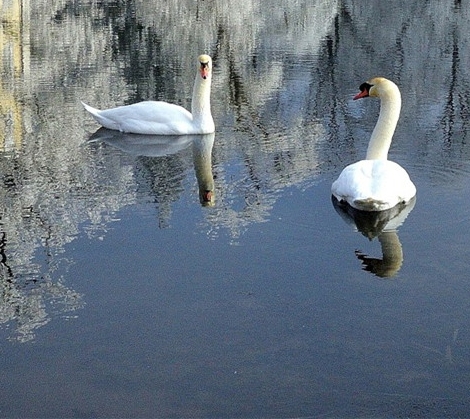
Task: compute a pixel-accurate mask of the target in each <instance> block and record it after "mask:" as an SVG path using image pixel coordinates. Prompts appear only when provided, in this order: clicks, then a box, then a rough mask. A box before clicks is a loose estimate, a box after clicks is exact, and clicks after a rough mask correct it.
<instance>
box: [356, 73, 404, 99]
mask: <svg viewBox="0 0 470 419" xmlns="http://www.w3.org/2000/svg"><path fill="white" fill-rule="evenodd" d="M359 90H360V92H359V93H358V94H357V95H356V96H354V98H353V100H357V99H362V98H363V97H369V96H370V97H379V98H380V97H383V96H385V95H387V94H389V93H395V94H396V92H398V87H397V85H396V84H395V83H394V82H393V81H390V80H388V79H386V78H385V77H374V78H373V79H370V80H368V81H366V82H365V83H362V84H361V85H360V86H359ZM398 94H399V92H398Z"/></svg>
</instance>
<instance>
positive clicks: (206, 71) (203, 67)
mask: <svg viewBox="0 0 470 419" xmlns="http://www.w3.org/2000/svg"><path fill="white" fill-rule="evenodd" d="M200 72H201V77H202V78H203V79H204V80H205V79H207V77H209V68H208V66H207V64H201V70H200Z"/></svg>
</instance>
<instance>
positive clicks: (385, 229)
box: [331, 196, 416, 278]
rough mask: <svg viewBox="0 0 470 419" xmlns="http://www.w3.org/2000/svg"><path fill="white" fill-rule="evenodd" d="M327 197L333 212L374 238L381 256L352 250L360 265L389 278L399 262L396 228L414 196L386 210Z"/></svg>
mask: <svg viewBox="0 0 470 419" xmlns="http://www.w3.org/2000/svg"><path fill="white" fill-rule="evenodd" d="M331 201H332V203H333V206H334V208H335V210H336V212H337V213H338V214H339V215H340V216H341V218H342V219H343V220H344V221H345V222H346V223H347V224H348V225H350V226H352V227H353V228H354V229H356V230H357V231H359V232H360V233H361V234H362V235H364V236H365V237H367V238H368V239H369V240H373V239H374V238H377V239H378V241H379V242H380V246H381V249H382V258H381V259H380V258H374V257H371V256H368V255H366V254H365V253H363V252H361V251H360V250H356V251H355V253H356V256H357V258H358V259H359V260H360V261H361V262H362V265H363V269H364V270H365V271H368V272H371V273H373V274H374V275H376V276H378V277H380V278H392V277H394V276H395V275H396V274H397V273H398V271H399V270H400V268H401V265H402V263H403V249H402V246H401V243H400V239H399V237H398V233H397V229H398V227H400V226H401V225H402V224H403V222H404V221H405V219H406V218H407V217H408V214H409V213H410V212H411V211H412V210H413V208H414V206H415V203H416V197H414V198H413V199H412V200H411V201H410V202H408V203H407V204H406V205H404V204H403V205H402V204H399V205H396V206H395V207H393V208H391V209H389V210H387V211H360V210H357V209H355V208H353V207H351V206H350V205H348V204H344V203H342V202H339V201H338V200H337V199H336V198H335V197H334V196H331Z"/></svg>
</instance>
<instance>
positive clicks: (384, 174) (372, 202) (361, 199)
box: [331, 160, 416, 211]
mask: <svg viewBox="0 0 470 419" xmlns="http://www.w3.org/2000/svg"><path fill="white" fill-rule="evenodd" d="M331 191H332V193H333V195H334V196H335V197H336V199H338V201H346V202H347V203H348V204H349V205H351V206H352V207H353V208H356V209H359V210H363V211H384V210H387V209H390V208H393V207H394V206H396V205H398V204H400V203H407V202H408V201H410V200H411V199H412V198H413V197H414V196H415V195H416V187H415V185H414V184H413V182H412V181H411V180H410V177H409V175H408V173H407V172H406V170H405V169H403V167H401V166H400V165H399V164H397V163H395V162H393V161H390V160H361V161H358V162H356V163H353V164H350V165H349V166H347V167H346V168H344V170H343V171H342V172H341V174H340V176H339V177H338V179H337V180H336V181H335V182H334V183H333V185H332V187H331Z"/></svg>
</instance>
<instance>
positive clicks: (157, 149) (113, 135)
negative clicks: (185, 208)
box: [88, 128, 215, 207]
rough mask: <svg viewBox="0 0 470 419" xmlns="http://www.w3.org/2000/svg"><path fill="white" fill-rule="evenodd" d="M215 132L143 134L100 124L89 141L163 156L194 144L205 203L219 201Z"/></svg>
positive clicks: (201, 196) (200, 197)
mask: <svg viewBox="0 0 470 419" xmlns="http://www.w3.org/2000/svg"><path fill="white" fill-rule="evenodd" d="M214 137H215V134H214V133H212V134H199V135H143V134H128V133H123V132H118V131H113V130H109V129H106V128H100V129H99V130H98V131H96V132H95V133H94V134H92V135H91V137H90V138H89V139H88V142H99V141H100V142H103V143H106V144H109V145H110V146H112V147H114V148H117V149H119V150H121V151H123V152H125V153H127V154H130V155H133V156H146V157H163V156H169V155H172V154H176V153H178V152H180V151H182V150H184V149H186V148H188V147H189V146H191V145H192V151H193V163H194V171H195V172H196V178H197V183H198V187H199V201H200V203H201V205H202V206H205V207H207V206H213V205H215V185H214V177H213V175H212V147H213V145H214Z"/></svg>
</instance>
